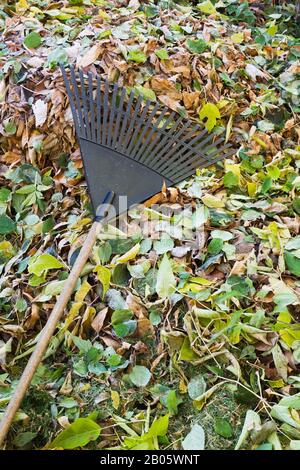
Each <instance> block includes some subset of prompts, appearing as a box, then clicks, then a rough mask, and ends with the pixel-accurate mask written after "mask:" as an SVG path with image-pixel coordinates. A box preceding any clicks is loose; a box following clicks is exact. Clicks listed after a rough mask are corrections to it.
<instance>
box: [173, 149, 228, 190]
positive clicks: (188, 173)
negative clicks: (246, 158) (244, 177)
mask: <svg viewBox="0 0 300 470" xmlns="http://www.w3.org/2000/svg"><path fill="white" fill-rule="evenodd" d="M235 153H236V150H235V149H233V150H231V151H230V152H228V153H226V154H224V155H220V156H219V157H217V158H214V159H213V160H210V161H206V162H205V163H201V168H206V167H208V166H211V165H214V164H215V163H217V162H219V161H222V160H225V159H226V158H229V157H231V156H232V155H234V154H235ZM197 168H200V167H199V166H197V165H196V166H193V168H191V169H189V170H188V171H186V172H185V173H181V174H180V175H179V176H177V177H175V178H174V180H173V181H174V183H175V184H177V183H179V182H180V181H184V180H185V179H186V178H188V177H189V176H191V175H192V174H193V173H194V172H195V170H196V169H197Z"/></svg>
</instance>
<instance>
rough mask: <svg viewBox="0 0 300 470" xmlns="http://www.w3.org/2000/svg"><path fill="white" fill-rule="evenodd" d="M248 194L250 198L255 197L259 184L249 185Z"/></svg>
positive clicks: (251, 183)
mask: <svg viewBox="0 0 300 470" xmlns="http://www.w3.org/2000/svg"><path fill="white" fill-rule="evenodd" d="M247 189H248V194H249V196H250V197H253V196H255V194H256V190H257V183H253V182H250V183H247Z"/></svg>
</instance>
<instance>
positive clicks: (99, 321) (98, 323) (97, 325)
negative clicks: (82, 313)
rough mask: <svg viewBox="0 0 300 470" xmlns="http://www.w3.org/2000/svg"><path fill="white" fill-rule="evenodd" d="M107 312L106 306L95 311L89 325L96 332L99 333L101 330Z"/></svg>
mask: <svg viewBox="0 0 300 470" xmlns="http://www.w3.org/2000/svg"><path fill="white" fill-rule="evenodd" d="M107 312H108V307H105V308H103V309H102V310H100V312H99V313H97V315H96V316H95V318H94V320H93V321H92V325H91V326H92V328H93V329H94V330H95V331H96V333H99V332H100V331H101V330H102V327H103V324H104V321H105V318H106V315H107Z"/></svg>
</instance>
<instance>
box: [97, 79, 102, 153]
mask: <svg viewBox="0 0 300 470" xmlns="http://www.w3.org/2000/svg"><path fill="white" fill-rule="evenodd" d="M96 94H97V97H96V114H97V141H98V143H99V144H100V143H101V99H100V98H101V80H100V77H99V75H97V86H96Z"/></svg>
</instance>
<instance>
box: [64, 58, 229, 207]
mask: <svg viewBox="0 0 300 470" xmlns="http://www.w3.org/2000/svg"><path fill="white" fill-rule="evenodd" d="M62 73H63V77H64V81H65V84H66V89H67V93H68V96H69V100H70V105H71V109H72V114H73V118H74V124H75V129H76V134H77V137H78V139H79V143H80V148H81V154H82V158H83V162H84V169H85V176H86V180H87V183H88V188H89V194H90V197H91V200H92V204H93V208H94V211H95V212H97V208H98V207H99V205H101V204H102V203H103V200H104V198H105V196H106V195H107V193H108V192H110V191H114V193H115V195H116V197H115V198H114V202H115V205H117V203H118V197H117V196H121V195H126V196H127V202H128V207H130V206H131V205H133V204H136V203H141V202H143V201H145V200H146V199H148V198H149V197H151V196H152V195H153V194H156V193H157V192H159V191H160V190H161V188H162V186H163V182H165V183H166V185H167V186H171V185H175V184H176V183H178V182H179V181H182V180H184V179H186V178H187V177H189V176H190V175H191V174H193V173H194V172H195V169H196V168H203V167H205V166H208V165H212V164H213V163H215V162H217V161H218V160H221V159H224V158H226V157H228V156H229V155H232V154H233V153H234V151H232V149H231V148H230V147H231V146H230V144H226V143H225V142H224V137H223V136H222V137H218V136H216V135H215V134H214V133H208V131H207V130H206V129H203V127H202V128H201V126H200V125H195V124H193V123H191V122H190V121H189V120H185V119H183V118H182V117H180V116H179V115H178V114H176V113H174V112H173V111H172V112H170V110H169V109H168V108H166V107H161V106H160V105H159V104H158V103H153V102H151V101H150V100H147V101H146V102H144V101H143V99H142V96H141V95H140V96H136V95H135V91H134V90H133V91H131V92H130V93H129V94H127V93H126V89H125V88H124V87H119V86H118V85H117V84H110V83H109V82H108V81H107V80H102V79H101V78H100V77H99V76H97V77H94V76H93V75H92V74H91V73H88V75H87V76H86V77H85V76H84V74H83V71H82V70H78V71H77V72H76V71H75V70H74V67H72V66H71V67H70V75H69V78H68V76H67V72H66V69H65V68H64V67H62ZM117 213H118V208H117Z"/></svg>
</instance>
